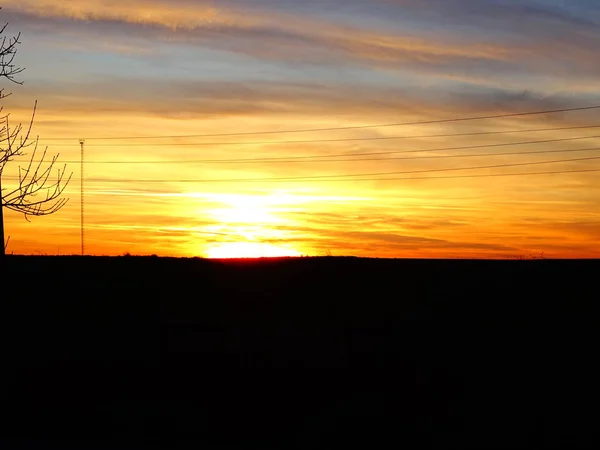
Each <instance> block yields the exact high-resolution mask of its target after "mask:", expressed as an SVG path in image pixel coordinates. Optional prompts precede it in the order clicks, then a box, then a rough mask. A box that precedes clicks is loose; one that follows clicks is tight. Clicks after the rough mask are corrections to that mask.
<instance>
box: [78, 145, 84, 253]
mask: <svg viewBox="0 0 600 450" xmlns="http://www.w3.org/2000/svg"><path fill="white" fill-rule="evenodd" d="M79 144H80V145H81V256H83V255H84V254H85V245H84V231H83V230H84V226H83V225H84V222H83V211H84V210H83V206H84V201H83V200H84V199H83V193H84V190H83V162H84V146H85V139H80V140H79Z"/></svg>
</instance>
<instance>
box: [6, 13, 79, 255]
mask: <svg viewBox="0 0 600 450" xmlns="http://www.w3.org/2000/svg"><path fill="white" fill-rule="evenodd" d="M0 9H1V8H0ZM7 26H8V24H5V25H4V26H2V27H1V28H0V79H2V78H4V79H6V80H9V81H10V82H12V83H15V84H23V82H22V81H18V80H17V79H16V78H15V77H16V75H18V74H20V73H21V72H23V70H24V69H22V68H19V67H17V66H15V64H14V59H15V56H16V54H17V46H18V44H20V41H19V38H20V36H21V34H20V33H19V34H18V35H16V36H10V37H7V36H5V31H6V28H7ZM9 95H10V94H6V93H5V92H4V88H2V89H0V100H3V99H4V98H6V97H8V96H9ZM36 110H37V101H36V102H35V104H34V107H33V114H32V116H31V120H30V121H29V124H28V126H27V127H24V126H23V125H22V124H18V125H16V126H14V127H11V124H10V122H9V114H4V115H3V116H0V122H1V124H0V238H1V239H2V241H1V243H2V245H0V257H3V256H4V255H5V251H6V247H7V245H8V241H5V238H4V215H3V211H4V208H6V209H9V210H12V211H16V212H19V213H22V214H24V216H25V219H26V220H29V218H28V216H46V215H49V214H54V213H55V212H57V211H58V210H60V209H61V208H62V207H63V206H64V205H65V203H67V201H68V199H66V198H61V195H62V193H63V191H64V190H65V188H66V187H67V184H68V183H69V181H70V179H71V175H69V177H68V178H66V179H65V173H66V165H65V166H64V167H63V170H62V171H61V170H60V169H58V171H57V176H56V179H54V180H51V179H50V176H51V174H52V172H53V169H54V164H55V163H56V160H57V158H58V154H57V155H55V156H54V157H52V159H51V160H47V159H46V152H47V148H46V149H44V150H43V152H42V153H41V157H39V159H37V160H36V155H38V154H39V152H38V138H37V137H36V138H35V139H33V138H32V137H31V129H32V126H33V122H34V119H35V113H36ZM2 111H3V107H2V106H1V105H0V113H2ZM27 150H29V151H30V152H29V161H28V162H27V164H26V166H25V167H21V166H19V170H18V179H17V181H16V184H14V185H11V187H10V188H3V186H2V175H3V173H4V169H5V167H6V166H7V164H8V163H9V162H11V161H13V160H14V159H15V158H17V157H21V156H25V155H28V152H27Z"/></svg>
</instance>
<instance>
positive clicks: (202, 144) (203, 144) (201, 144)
mask: <svg viewBox="0 0 600 450" xmlns="http://www.w3.org/2000/svg"><path fill="white" fill-rule="evenodd" d="M590 128H600V125H584V126H573V127H552V128H533V129H527V130H508V131H479V132H472V133H449V134H423V135H414V136H376V137H361V138H339V139H311V140H303V141H299V140H292V141H250V142H248V141H246V142H174V143H169V144H165V143H161V144H118V147H164V146H169V147H173V146H175V147H180V146H186V147H195V146H198V147H206V146H213V147H214V146H227V145H284V144H318V143H325V142H356V141H389V140H399V139H424V138H441V137H466V136H486V135H488V136H489V135H497V134H513V133H533V132H540V131H567V130H581V129H590ZM91 147H110V148H114V147H115V144H95V145H94V144H92V145H91Z"/></svg>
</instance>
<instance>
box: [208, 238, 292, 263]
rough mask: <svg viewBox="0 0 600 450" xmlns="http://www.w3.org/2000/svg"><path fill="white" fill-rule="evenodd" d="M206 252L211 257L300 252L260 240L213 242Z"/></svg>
mask: <svg viewBox="0 0 600 450" xmlns="http://www.w3.org/2000/svg"><path fill="white" fill-rule="evenodd" d="M206 254H207V257H208V258H211V259H225V258H277V257H285V256H300V253H299V252H297V251H296V250H294V249H293V248H291V247H285V246H280V245H273V244H267V243H261V242H226V243H221V244H215V245H214V246H212V247H211V248H209V249H208V250H207V251H206Z"/></svg>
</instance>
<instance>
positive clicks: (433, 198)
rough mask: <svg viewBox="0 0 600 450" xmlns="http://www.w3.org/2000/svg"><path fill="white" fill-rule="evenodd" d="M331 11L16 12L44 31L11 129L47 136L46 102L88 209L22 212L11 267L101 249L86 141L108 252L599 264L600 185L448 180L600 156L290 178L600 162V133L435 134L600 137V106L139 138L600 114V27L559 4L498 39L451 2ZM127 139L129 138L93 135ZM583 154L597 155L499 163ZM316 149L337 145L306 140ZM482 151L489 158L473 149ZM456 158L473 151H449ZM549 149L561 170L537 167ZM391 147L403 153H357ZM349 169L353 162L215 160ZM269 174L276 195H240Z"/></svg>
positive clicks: (549, 179)
mask: <svg viewBox="0 0 600 450" xmlns="http://www.w3.org/2000/svg"><path fill="white" fill-rule="evenodd" d="M326 3H327V2H326ZM330 3H331V4H335V5H336V8H333V7H332V8H326V7H325V6H324V5H325V3H318V2H307V3H306V4H304V6H302V7H301V6H298V5H297V4H295V3H294V4H292V2H270V1H269V0H252V1H247V2H240V1H234V0H231V1H224V2H218V3H217V2H209V1H197V2H192V1H184V0H178V1H175V2H167V1H166V0H163V1H161V0H153V1H148V2H141V1H132V2H121V3H120V4H113V3H112V2H106V1H101V0H85V1H78V2H68V3H66V2H65V3H62V2H50V1H43V0H26V1H25V0H15V1H10V0H9V1H4V2H2V4H1V5H0V6H2V7H3V10H2V11H1V12H0V16H1V18H2V20H6V21H8V22H9V23H10V25H9V29H8V32H9V33H10V32H12V33H15V32H18V31H22V32H23V38H22V42H23V43H22V44H21V48H20V50H19V54H18V60H19V64H21V65H22V66H24V67H25V68H26V71H25V72H24V73H23V74H22V79H23V80H24V81H25V85H24V86H16V85H9V84H7V82H5V81H1V83H2V87H5V88H7V89H9V90H10V91H11V92H12V93H13V95H12V96H11V97H9V98H7V99H5V100H4V101H3V107H4V108H5V112H10V114H11V116H10V118H11V121H12V123H17V122H18V121H26V120H27V117H28V114H29V113H30V111H31V107H32V105H33V101H34V100H37V101H38V102H39V109H38V115H37V119H36V122H35V127H34V131H35V133H36V134H37V135H39V136H40V144H41V145H43V146H46V145H47V146H48V147H49V152H50V154H54V153H60V161H61V162H67V163H68V168H69V170H70V171H72V172H73V180H72V181H71V184H70V185H69V187H68V188H67V190H66V192H65V194H66V195H67V196H68V197H69V198H70V201H69V203H68V204H67V206H66V207H65V208H63V209H62V210H61V211H60V212H59V213H57V214H56V215H54V216H49V217H40V218H32V219H31V222H30V223H29V222H27V221H25V220H24V218H23V216H22V215H18V214H15V213H12V212H8V211H5V228H6V233H7V235H10V237H11V240H10V245H9V248H8V252H9V253H10V252H14V253H25V254H40V253H41V254H61V255H65V254H76V253H78V252H79V251H80V234H79V233H80V229H79V227H80V222H79V220H80V196H79V192H80V172H79V156H80V148H79V143H78V139H79V138H80V137H82V138H86V139H87V140H86V147H85V148H86V161H87V163H86V167H85V175H86V178H85V179H86V182H85V191H86V195H85V201H86V206H85V211H86V214H85V221H86V228H85V233H86V251H87V253H89V254H96V255H119V254H124V253H126V252H129V253H131V254H158V255H165V256H167V255H169V256H275V255H302V254H303V255H324V254H327V253H330V254H332V255H356V256H375V257H434V258H438V257H459V258H470V257H477V258H483V257H493V258H512V257H519V256H520V255H525V256H528V255H534V256H538V255H540V254H541V253H544V255H545V256H546V257H569V258H570V257H600V245H599V243H600V178H599V174H600V172H589V173H563V174H554V175H530V176H510V177H508V176H507V177H503V176H502V177H481V178H439V177H444V176H446V177H449V176H460V175H496V174H509V173H528V172H548V171H574V170H588V169H599V170H600V159H599V160H593V159H590V160H585V161H584V160H582V161H571V162H562V163H552V164H540V165H532V166H526V165H525V166H517V167H498V168H489V169H478V170H456V171H447V172H443V171H441V172H422V173H416V174H412V175H411V174H398V175H395V176H387V177H386V176H375V177H374V176H369V177H354V178H352V177H340V178H338V179H336V178H330V179H327V178H320V179H298V180H280V181H277V180H269V179H270V178H292V177H314V176H317V177H319V176H340V175H352V174H361V173H390V172H411V171H427V170H429V171H437V170H445V169H453V168H454V169H456V168H465V167H473V166H488V165H502V164H518V163H530V162H541V161H550V160H564V159H576V158H594V157H597V156H598V157H600V151H598V150H587V151H577V152H572V150H579V149H594V148H595V147H599V148H600V139H598V138H594V137H593V136H600V128H597V129H594V128H589V129H572V130H548V131H524V132H521V133H507V134H495V135H494V134H489V135H478V136H473V135H471V136H446V137H424V136H431V135H439V134H444V135H447V134H465V133H476V132H492V131H515V130H534V129H547V128H558V127H573V126H584V125H600V121H598V120H597V117H598V111H600V110H589V111H579V112H569V113H561V114H544V115H535V116H523V117H515V118H504V119H493V120H474V121H464V122H452V123H439V124H422V125H411V126H396V127H373V128H362V129H346V130H338V131H321V132H310V133H281V134H256V135H240V136H215V137H197V138H164V139H154V140H152V139H120V138H122V137H134V136H146V137H147V136H173V135H198V134H200V135H203V134H227V133H234V134H235V133H250V132H260V131H271V132H272V131H282V130H294V129H307V128H308V129H313V128H336V127H352V126H364V125H377V124H389V123H399V122H414V121H429V120H440V119H447V118H459V117H473V116H482V115H496V114H503V113H513V112H525V111H538V110H547V109H558V108H571V107H579V106H588V105H596V104H598V105H600V97H599V96H598V92H600V90H599V89H598V88H600V85H599V84H598V81H597V80H598V79H600V78H599V77H598V75H600V74H599V73H597V72H598V71H599V70H600V67H596V66H597V64H596V62H595V60H593V58H590V54H589V53H586V51H587V49H591V48H592V47H593V43H594V42H595V43H596V44H598V43H600V34H599V33H598V31H597V28H593V27H591V26H587V25H586V24H585V23H584V22H581V23H580V22H577V21H576V20H574V18H575V17H577V14H579V15H580V16H581V15H585V14H584V13H587V16H588V17H589V18H590V20H592V17H595V16H593V14H596V11H595V10H594V11H593V14H592V12H590V11H575V10H561V9H560V7H559V5H558V2H556V5H555V4H554V3H555V2H549V3H548V5H547V7H546V9H544V8H542V9H539V10H537V11H535V10H534V12H531V10H529V9H528V10H526V11H525V12H523V11H521V10H519V8H520V6H519V4H521V5H522V4H523V2H508V3H509V4H514V11H513V12H512V15H511V14H510V8H508V9H503V10H502V14H504V16H503V15H502V14H500V15H497V16H496V22H494V24H495V25H493V26H492V25H490V24H486V23H484V22H485V21H484V22H481V21H480V22H476V23H479V24H480V25H479V28H477V27H476V26H475V25H472V24H473V22H472V19H473V17H472V16H471V15H472V14H474V13H473V11H472V10H468V9H467V8H465V11H460V10H459V11H451V12H448V11H447V10H446V8H447V6H444V5H445V4H444V3H443V2H441V1H437V2H436V1H434V0H430V2H429V3H431V5H429V6H430V9H428V10H427V11H425V10H424V9H422V6H419V4H418V2H414V1H409V0H406V1H404V2H389V1H388V2H386V1H383V0H381V1H379V0H378V1H376V2H366V1H365V2H359V1H353V2H346V3H344V2H341V0H331V2H330ZM533 3H534V2H532V4H533ZM344 4H345V5H346V6H344ZM350 4H352V5H354V7H350V6H349V5H350ZM365 5H371V7H370V8H367V9H364V8H366V6H365ZM373 5H377V6H376V7H375V6H373ZM361 8H363V9H361ZM431 8H434V9H433V10H435V8H437V9H438V10H439V14H433V13H432V12H431V11H432V10H431ZM487 8H492V6H490V5H488V6H487ZM553 8H554V9H553ZM459 9H460V8H459ZM484 9H485V8H484ZM487 12H488V13H492V12H494V11H492V10H490V11H487ZM446 13H447V14H446ZM559 13H561V14H562V15H560V14H559ZM445 14H446V15H445ZM361 18H363V19H361ZM411 18H412V20H411ZM394 19H397V20H394ZM582 20H583V19H582ZM549 21H550V22H551V23H550V22H549ZM552 21H553V22H552ZM465 24H470V25H469V26H471V27H474V28H473V29H470V30H469V29H465V27H463V26H462V25H465ZM549 24H552V25H553V26H554V27H555V28H556V29H560V30H561V33H562V40H561V41H560V43H556V45H554V44H553V43H552V42H550V41H549V40H548V38H547V36H546V35H545V34H544V33H545V32H546V31H545V30H546V28H545V27H547V26H549ZM465 26H467V25H465ZM494 27H496V28H494ZM582 36H585V37H586V39H587V40H586V41H585V42H586V44H585V45H582V43H581V42H582V41H581V39H583V38H582ZM596 48H597V47H596ZM590 51H591V50H590ZM415 136H421V137H415ZM109 137H113V138H117V139H111V140H102V139H94V138H109ZM385 137H397V138H398V139H381V138H385ZM576 137H589V138H588V139H581V140H573V141H568V140H567V141H563V142H548V143H543V144H542V143H538V144H520V145H511V146H508V145H507V146H502V147H487V148H486V147H483V146H484V145H497V144H509V143H519V142H526V141H538V140H555V139H560V138H565V139H567V138H576ZM369 138H378V139H372V140H367V139H369ZM343 139H346V140H343ZM348 139H365V140H348ZM307 140H308V141H321V142H303V143H302V142H297V141H307ZM326 140H329V142H322V141H326ZM331 140H343V141H337V142H332V141H331ZM281 141H285V142H281ZM290 141H296V142H295V143H294V142H290ZM466 146H471V147H473V146H480V147H479V148H472V149H456V147H466ZM445 148H454V149H453V150H450V149H448V150H435V149H445ZM413 150H415V151H416V150H428V151H427V152H424V153H418V152H412V153H410V152H409V151H413ZM563 150H569V151H570V152H560V151H563ZM531 151H538V152H541V151H555V153H535V154H529V155H525V154H523V152H531ZM379 152H388V153H389V152H397V153H394V154H392V153H390V154H386V155H373V156H372V157H368V156H367V157H365V156H363V157H359V156H353V155H355V154H357V153H359V154H363V153H379ZM401 152H406V153H401ZM490 153H496V155H490ZM497 153H513V154H510V155H509V154H505V155H497ZM514 153H520V154H514ZM328 155H348V156H345V157H338V156H336V157H333V158H329V160H328V161H326V162H318V161H317V162H315V161H314V160H310V158H307V160H305V161H302V162H299V161H298V160H295V161H290V160H287V161H286V160H283V161H276V160H266V161H254V162H252V161H245V162H232V161H213V162H208V161H207V160H232V159H252V158H263V159H264V158H289V157H292V158H297V157H299V156H300V157H306V156H315V157H327V156H328ZM449 156H450V157H449ZM425 157H426V158H425ZM376 158H378V159H379V158H384V160H374V159H376ZM392 158H396V159H392ZM400 158H404V159H400ZM407 158H413V159H407ZM356 159H360V161H357V160H356ZM144 161H151V162H150V163H143V162H144ZM160 161H163V162H162V163H159V162H160ZM17 166H18V163H16V162H15V163H13V164H12V165H10V166H8V167H7V169H6V170H5V173H4V175H3V185H4V186H5V187H8V186H10V185H11V183H14V176H15V174H16V170H17ZM432 177H436V179H433V178H432ZM248 178H250V179H256V178H259V179H261V180H264V181H239V180H240V179H248ZM360 178H366V179H367V180H365V181H360V180H358V179H360ZM377 178H402V179H394V180H377ZM410 178H416V179H410ZM427 178H429V179H427ZM236 179H237V180H238V181H235V180H236ZM182 180H184V181H182Z"/></svg>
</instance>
